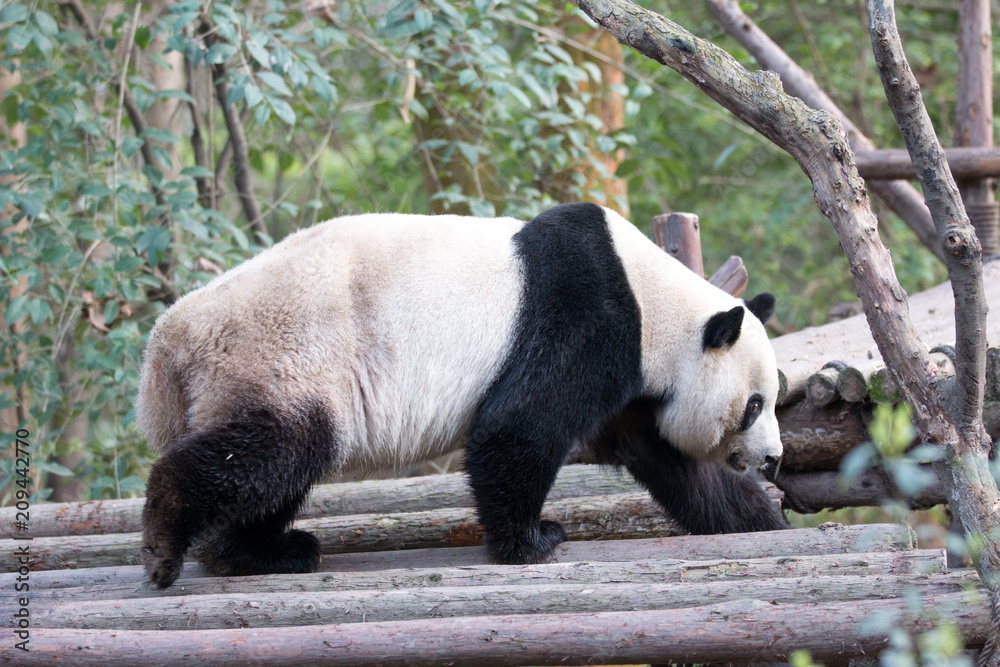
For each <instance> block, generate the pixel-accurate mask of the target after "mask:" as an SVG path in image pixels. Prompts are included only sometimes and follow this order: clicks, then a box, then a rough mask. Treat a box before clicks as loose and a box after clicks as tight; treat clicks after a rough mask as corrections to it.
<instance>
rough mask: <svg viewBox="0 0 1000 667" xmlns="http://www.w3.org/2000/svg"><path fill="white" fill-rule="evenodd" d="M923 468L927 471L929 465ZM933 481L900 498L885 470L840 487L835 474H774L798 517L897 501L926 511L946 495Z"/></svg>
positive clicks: (865, 473)
mask: <svg viewBox="0 0 1000 667" xmlns="http://www.w3.org/2000/svg"><path fill="white" fill-rule="evenodd" d="M926 468H927V469H928V470H930V466H929V465H927V466H926ZM934 479H935V481H934V482H933V483H932V484H930V485H929V486H927V487H926V488H924V489H922V490H921V491H920V493H919V494H917V495H916V496H914V497H910V498H905V499H904V498H903V497H902V494H901V493H900V492H899V490H898V489H896V488H895V487H894V486H893V484H892V483H891V480H890V479H889V478H888V477H887V475H886V473H885V471H883V470H880V469H876V468H872V469H869V470H866V471H865V472H863V473H861V474H860V475H858V477H857V478H856V479H855V480H854V481H853V482H852V483H851V484H850V486H847V487H845V486H843V484H842V480H841V477H840V473H837V472H785V471H784V470H783V471H781V472H779V473H778V476H777V479H776V480H775V483H776V484H777V485H778V487H779V488H781V490H782V491H784V492H785V501H786V503H787V505H788V507H789V509H792V510H795V511H796V512H800V513H802V514H812V513H815V512H819V511H822V510H824V509H831V510H836V509H842V508H844V507H865V506H876V507H877V506H879V505H881V504H882V503H884V502H885V501H888V500H894V499H900V500H905V502H906V503H907V504H908V505H909V506H910V508H911V509H927V508H929V507H933V506H935V505H942V504H944V503H947V502H948V500H947V496H946V494H945V490H944V487H943V486H942V485H941V482H940V481H939V480H937V478H936V477H935V478H934Z"/></svg>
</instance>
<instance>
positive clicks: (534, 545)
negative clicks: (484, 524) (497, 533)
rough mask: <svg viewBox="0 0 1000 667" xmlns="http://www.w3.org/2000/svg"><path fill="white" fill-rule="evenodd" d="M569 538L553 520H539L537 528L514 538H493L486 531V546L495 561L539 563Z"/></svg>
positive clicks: (514, 563) (510, 563) (509, 563)
mask: <svg viewBox="0 0 1000 667" xmlns="http://www.w3.org/2000/svg"><path fill="white" fill-rule="evenodd" d="M567 539H569V538H568V537H567V535H566V530H565V529H564V528H563V527H562V526H561V525H560V524H558V523H556V522H555V521H540V522H539V524H538V529H537V530H533V531H531V533H529V535H521V536H517V537H514V538H510V537H508V538H506V539H504V538H493V539H491V538H490V536H489V534H488V533H487V542H486V546H487V548H488V549H489V551H490V555H491V556H492V557H493V560H494V561H495V562H497V563H503V564H505V565H526V564H529V563H541V562H544V561H545V560H547V559H548V557H549V556H551V555H552V552H553V551H554V550H555V548H556V546H558V545H559V544H560V543H561V542H565V541H566V540H567Z"/></svg>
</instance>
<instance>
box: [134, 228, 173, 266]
mask: <svg viewBox="0 0 1000 667" xmlns="http://www.w3.org/2000/svg"><path fill="white" fill-rule="evenodd" d="M168 245H170V232H169V231H167V230H166V228H164V227H161V226H159V225H153V226H152V227H149V228H148V229H147V230H146V231H145V232H143V233H142V234H141V235H140V236H139V238H138V239H136V241H135V251H136V252H137V253H138V254H140V255H141V254H142V253H143V252H147V251H148V257H147V259H148V263H149V265H150V266H155V265H156V264H158V263H159V261H160V258H161V257H162V256H163V253H164V251H165V250H166V249H167V246H168Z"/></svg>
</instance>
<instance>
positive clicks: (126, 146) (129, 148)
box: [122, 137, 146, 157]
mask: <svg viewBox="0 0 1000 667" xmlns="http://www.w3.org/2000/svg"><path fill="white" fill-rule="evenodd" d="M144 143H146V142H145V141H144V140H142V139H140V138H139V137H128V138H127V139H125V141H123V142H122V155H124V156H125V157H132V156H133V155H135V152H136V151H137V150H139V149H140V148H142V145H143V144H144Z"/></svg>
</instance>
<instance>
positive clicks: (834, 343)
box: [771, 261, 1000, 405]
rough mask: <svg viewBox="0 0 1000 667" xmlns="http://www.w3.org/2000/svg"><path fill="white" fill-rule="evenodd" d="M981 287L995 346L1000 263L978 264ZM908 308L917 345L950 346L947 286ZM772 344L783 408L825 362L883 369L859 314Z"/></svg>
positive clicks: (999, 334) (916, 298)
mask: <svg viewBox="0 0 1000 667" xmlns="http://www.w3.org/2000/svg"><path fill="white" fill-rule="evenodd" d="M983 284H984V288H985V290H986V298H987V301H988V303H989V307H990V308H989V313H988V314H987V317H986V335H987V337H988V339H989V340H991V341H1000V261H987V262H984V263H983ZM909 305H910V317H911V318H912V320H913V325H914V327H915V329H916V331H917V333H918V334H919V335H920V338H921V340H925V341H928V342H930V343H932V344H933V345H938V344H942V345H943V344H948V345H951V344H954V342H955V325H954V322H955V299H954V296H953V295H952V292H951V284H950V283H943V284H941V285H938V286H937V287H933V288H931V289H929V290H927V291H925V292H920V293H919V294H914V295H913V296H912V297H910V299H909ZM771 344H772V345H773V346H774V353H775V357H776V358H777V361H778V368H779V369H781V371H782V372H783V373H784V374H785V376H786V378H787V380H788V391H787V393H786V398H785V400H784V404H786V405H787V404H789V403H791V402H793V401H795V400H798V397H799V396H801V395H803V392H804V391H805V385H806V382H807V381H808V379H809V376H811V375H812V374H813V373H815V372H817V371H818V370H820V369H821V368H822V366H823V364H825V363H826V362H827V361H829V360H830V359H839V360H841V361H843V362H844V363H845V364H846V365H847V366H853V367H854V368H858V369H859V370H862V372H864V370H865V369H866V368H877V367H880V366H884V365H885V362H884V361H883V360H882V357H881V355H880V354H879V351H878V348H877V347H876V346H875V341H874V340H873V339H872V337H871V333H870V329H869V327H868V322H867V320H866V319H865V316H864V315H863V314H862V315H856V316H854V317H848V318H846V319H843V320H839V321H837V322H831V323H830V324H825V325H823V326H821V327H810V328H807V329H803V330H802V331H796V332H795V333H790V334H786V335H784V336H779V337H778V338H775V339H773V340H772V341H771Z"/></svg>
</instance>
